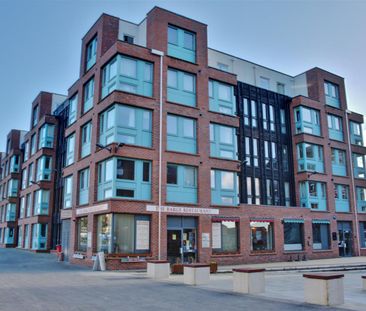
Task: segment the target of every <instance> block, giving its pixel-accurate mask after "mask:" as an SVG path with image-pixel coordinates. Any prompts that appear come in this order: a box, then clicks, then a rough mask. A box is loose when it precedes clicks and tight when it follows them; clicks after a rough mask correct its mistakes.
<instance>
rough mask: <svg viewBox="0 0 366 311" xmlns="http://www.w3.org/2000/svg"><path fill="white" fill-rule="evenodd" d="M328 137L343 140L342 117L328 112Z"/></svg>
mask: <svg viewBox="0 0 366 311" xmlns="http://www.w3.org/2000/svg"><path fill="white" fill-rule="evenodd" d="M328 129H329V138H330V139H334V140H339V141H343V129H342V118H340V117H337V116H334V115H331V114H328Z"/></svg>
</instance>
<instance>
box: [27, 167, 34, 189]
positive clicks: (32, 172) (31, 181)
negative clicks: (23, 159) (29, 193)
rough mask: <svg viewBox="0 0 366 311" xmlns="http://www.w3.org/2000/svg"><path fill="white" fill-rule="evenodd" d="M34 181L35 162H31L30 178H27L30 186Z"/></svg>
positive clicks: (29, 168)
mask: <svg viewBox="0 0 366 311" xmlns="http://www.w3.org/2000/svg"><path fill="white" fill-rule="evenodd" d="M33 182H34V168H33V163H31V164H29V167H28V180H27V185H28V187H29V186H31V185H32V183H33Z"/></svg>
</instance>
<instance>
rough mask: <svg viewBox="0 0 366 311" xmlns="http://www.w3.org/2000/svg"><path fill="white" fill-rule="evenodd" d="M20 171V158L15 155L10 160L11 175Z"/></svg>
mask: <svg viewBox="0 0 366 311" xmlns="http://www.w3.org/2000/svg"><path fill="white" fill-rule="evenodd" d="M19 169H20V167H19V156H18V155H13V156H12V157H11V158H10V173H18V172H19ZM5 175H8V173H6V174H5Z"/></svg>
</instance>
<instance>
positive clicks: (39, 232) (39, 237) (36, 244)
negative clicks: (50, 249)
mask: <svg viewBox="0 0 366 311" xmlns="http://www.w3.org/2000/svg"><path fill="white" fill-rule="evenodd" d="M47 231H48V225H47V224H33V225H32V249H34V250H45V249H47V233H48V232H47Z"/></svg>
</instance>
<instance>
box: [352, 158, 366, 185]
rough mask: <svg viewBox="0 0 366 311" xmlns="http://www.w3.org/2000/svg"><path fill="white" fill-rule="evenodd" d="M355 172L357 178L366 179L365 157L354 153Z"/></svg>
mask: <svg viewBox="0 0 366 311" xmlns="http://www.w3.org/2000/svg"><path fill="white" fill-rule="evenodd" d="M352 158H353V170H354V175H355V178H362V179H365V178H366V165H365V156H364V155H362V154H357V153H352Z"/></svg>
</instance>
